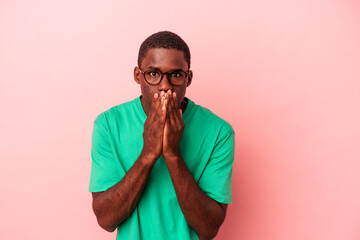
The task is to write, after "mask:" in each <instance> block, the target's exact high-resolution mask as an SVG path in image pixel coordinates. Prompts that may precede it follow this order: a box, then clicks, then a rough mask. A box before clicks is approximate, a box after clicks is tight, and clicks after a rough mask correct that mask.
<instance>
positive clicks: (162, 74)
mask: <svg viewBox="0 0 360 240" xmlns="http://www.w3.org/2000/svg"><path fill="white" fill-rule="evenodd" d="M138 68H139V70H140V72H141V73H142V75H143V76H144V79H145V81H146V82H147V83H148V84H150V85H153V86H155V85H158V84H160V83H161V81H162V80H163V78H164V75H165V74H166V75H167V76H168V81H169V83H170V84H171V85H174V86H180V85H181V84H183V83H184V82H182V83H181V84H173V83H172V82H171V76H170V75H171V74H172V73H174V72H183V73H185V80H186V78H187V77H188V76H189V73H190V69H189V70H188V71H187V72H185V71H184V70H182V69H179V70H175V71H172V72H161V71H160V70H151V69H149V70H146V71H143V70H141V68H140V67H138ZM146 72H158V73H160V75H161V77H160V80H159V82H158V83H156V84H154V83H149V82H148V80H146V77H145V73H146ZM185 80H184V81H185Z"/></svg>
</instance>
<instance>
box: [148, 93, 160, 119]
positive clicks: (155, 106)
mask: <svg viewBox="0 0 360 240" xmlns="http://www.w3.org/2000/svg"><path fill="white" fill-rule="evenodd" d="M159 105H160V99H159V94H158V93H155V94H154V96H153V99H152V101H151V106H150V110H149V114H148V117H149V119H152V118H153V116H154V115H155V113H156V110H157V109H158V107H159Z"/></svg>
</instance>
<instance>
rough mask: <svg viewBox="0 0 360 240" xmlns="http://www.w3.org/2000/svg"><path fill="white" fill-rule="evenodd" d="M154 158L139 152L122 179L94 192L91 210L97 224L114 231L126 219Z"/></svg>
mask: <svg viewBox="0 0 360 240" xmlns="http://www.w3.org/2000/svg"><path fill="white" fill-rule="evenodd" d="M155 161H156V159H154V158H153V157H151V156H149V155H147V154H144V153H142V154H140V156H139V158H138V159H137V160H136V161H135V163H134V165H133V166H132V167H131V168H130V170H129V171H128V172H127V173H126V175H125V176H124V177H123V179H122V180H121V181H120V182H119V183H117V184H116V185H114V186H113V187H111V188H109V189H108V190H106V191H105V192H102V193H94V194H93V196H94V198H93V210H94V213H95V215H96V217H97V220H98V223H99V225H100V226H101V227H102V228H104V229H105V230H107V231H111V232H112V231H114V230H115V229H116V227H117V226H119V225H120V224H121V223H122V222H123V221H124V220H125V219H127V218H128V217H129V216H130V214H131V213H132V211H133V210H134V208H135V206H136V205H137V203H138V202H139V199H140V196H141V193H142V191H143V189H144V187H145V185H146V182H147V180H148V178H149V175H150V173H151V169H152V167H153V166H154V163H155Z"/></svg>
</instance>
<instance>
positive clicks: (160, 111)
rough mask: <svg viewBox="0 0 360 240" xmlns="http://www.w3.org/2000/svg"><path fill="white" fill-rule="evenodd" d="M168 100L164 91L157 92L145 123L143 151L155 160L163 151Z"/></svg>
mask: <svg viewBox="0 0 360 240" xmlns="http://www.w3.org/2000/svg"><path fill="white" fill-rule="evenodd" d="M167 102H168V100H167V99H166V98H165V94H164V92H162V93H161V96H159V94H158V93H155V94H154V98H153V100H152V102H151V108H150V111H149V114H148V117H147V119H146V121H145V124H144V132H143V139H144V147H143V153H144V154H150V156H151V157H152V158H153V159H154V160H157V159H158V158H159V157H160V155H161V152H162V145H163V133H164V126H165V120H166V110H167V109H166V105H167Z"/></svg>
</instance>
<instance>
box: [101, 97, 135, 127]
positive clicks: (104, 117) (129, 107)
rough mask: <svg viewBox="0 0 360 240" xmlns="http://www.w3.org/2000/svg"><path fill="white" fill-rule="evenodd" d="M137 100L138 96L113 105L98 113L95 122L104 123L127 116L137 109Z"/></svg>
mask: <svg viewBox="0 0 360 240" xmlns="http://www.w3.org/2000/svg"><path fill="white" fill-rule="evenodd" d="M137 101H138V98H136V99H134V100H131V101H128V102H125V103H122V104H119V105H116V106H113V107H111V108H109V109H107V110H105V111H103V112H101V113H100V114H99V115H97V117H96V118H95V120H94V122H95V123H99V124H104V123H108V122H109V121H114V120H115V121H117V120H120V119H121V118H122V117H124V116H127V114H128V113H130V112H132V111H136V107H137V106H136V104H137Z"/></svg>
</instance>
